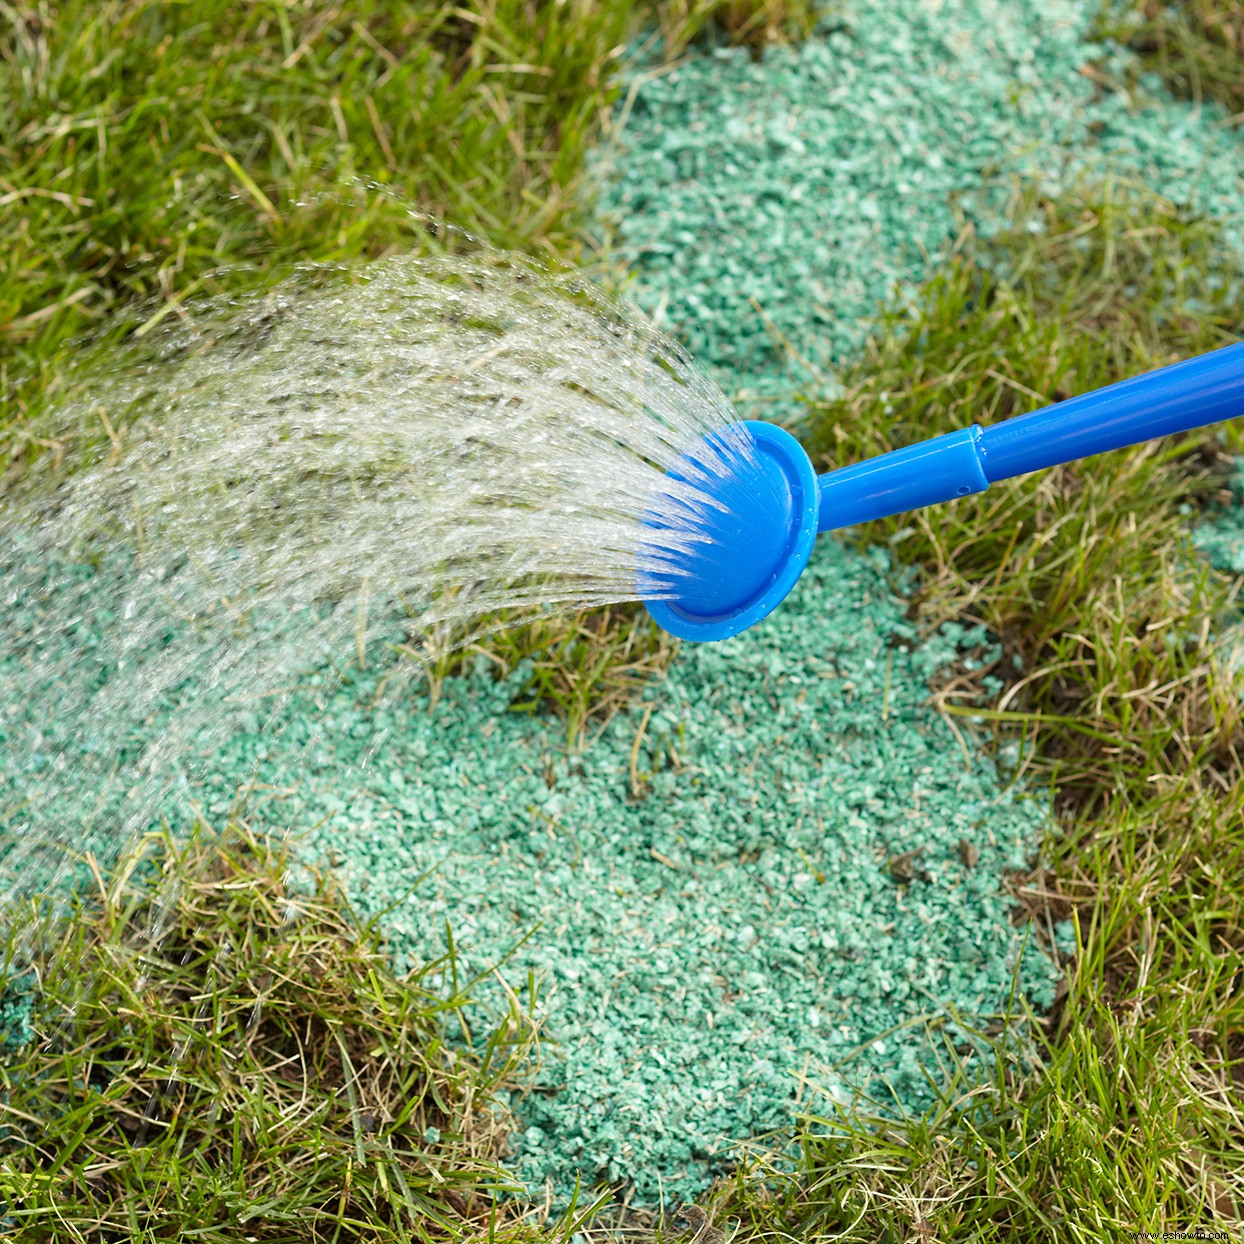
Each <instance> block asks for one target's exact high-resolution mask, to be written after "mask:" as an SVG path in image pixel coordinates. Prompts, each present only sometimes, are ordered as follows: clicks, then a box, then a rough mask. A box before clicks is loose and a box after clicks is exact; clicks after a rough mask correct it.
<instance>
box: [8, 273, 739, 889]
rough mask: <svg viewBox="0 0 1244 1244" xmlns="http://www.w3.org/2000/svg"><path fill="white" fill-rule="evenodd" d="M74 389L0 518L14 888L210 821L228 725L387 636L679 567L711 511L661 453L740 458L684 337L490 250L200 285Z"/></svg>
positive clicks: (422, 643) (41, 423) (477, 622)
mask: <svg viewBox="0 0 1244 1244" xmlns="http://www.w3.org/2000/svg"><path fill="white" fill-rule="evenodd" d="M60 394H61V396H60V397H59V398H58V399H57V400H56V401H54V402H53V403H52V404H51V406H50V408H49V409H48V410H47V411H46V412H45V414H44V415H43V416H42V417H41V418H40V419H39V420H38V421H36V423H35V424H34V425H33V426H31V427H29V428H27V429H24V431H23V435H24V436H25V437H26V438H27V439H28V441H29V443H30V444H32V445H34V444H38V445H39V446H40V452H39V453H38V455H37V457H35V459H34V461H33V463H32V465H31V466H30V467H29V469H27V470H26V471H25V472H24V473H23V475H22V476H21V477H20V478H19V479H18V480H17V481H16V482H15V483H13V484H12V485H11V487H10V488H9V491H8V495H7V496H6V497H5V498H4V502H3V509H2V510H0V747H2V749H3V756H4V762H3V766H2V767H0V893H7V894H9V895H12V894H14V893H30V892H34V891H35V890H39V891H42V890H45V889H46V888H47V887H48V886H50V885H51V886H56V885H60V886H61V887H62V888H64V886H63V882H64V874H65V872H66V870H72V869H73V868H74V867H75V866H80V861H81V859H82V857H83V856H84V854H85V853H87V852H90V853H92V854H94V855H95V856H97V857H99V858H100V859H101V860H103V861H104V863H105V865H106V863H107V861H108V860H109V859H110V858H112V857H114V856H115V854H116V852H117V850H118V849H119V848H120V847H122V846H123V845H124V844H125V843H126V842H127V841H129V840H131V839H132V837H133V836H134V835H135V834H138V833H141V832H144V831H145V830H148V829H149V828H151V827H152V826H153V825H155V824H157V823H158V822H159V821H160V819H161V818H166V819H167V820H168V821H169V823H170V824H174V825H175V824H178V823H187V822H190V821H193V820H194V819H195V818H196V817H198V818H201V819H205V817H206V814H205V813H204V811H203V808H202V806H201V781H202V779H203V777H204V775H205V774H207V773H208V772H210V769H211V766H212V763H213V757H214V755H215V754H216V752H217V751H218V749H219V748H220V746H221V743H222V741H223V740H224V739H225V738H227V737H228V735H229V733H230V732H231V731H233V730H236V729H238V728H246V729H250V730H254V729H255V728H256V726H257V725H258V726H260V727H262V726H263V724H264V722H265V721H266V720H267V719H268V718H270V717H273V716H274V715H275V714H276V713H277V712H278V710H279V708H280V705H281V703H282V700H283V697H285V696H287V695H289V694H290V693H291V692H292V691H293V690H294V689H295V688H299V687H302V688H303V689H305V687H306V686H307V685H308V683H309V682H310V683H311V684H316V683H319V682H321V681H322V680H324V679H331V678H333V677H341V676H342V672H343V671H344V670H345V669H346V668H347V667H348V666H349V665H350V664H351V663H352V662H366V661H367V659H368V653H369V651H371V650H373V649H374V646H375V645H377V644H391V645H392V644H398V645H402V646H403V648H404V650H406V651H408V652H409V653H410V654H412V656H415V657H416V659H415V660H412V661H410V662H408V663H407V666H408V668H409V670H411V671H414V670H417V669H418V660H417V656H418V654H419V653H420V652H425V651H427V650H428V645H429V644H432V645H433V646H435V643H437V642H440V643H445V642H448V643H453V642H460V641H461V640H462V639H464V638H465V637H466V636H468V635H471V634H473V633H478V632H479V630H480V629H481V628H486V627H487V626H489V625H492V624H495V622H496V618H497V614H498V611H502V610H507V611H514V610H520V611H521V610H522V609H530V608H536V607H548V606H564V607H568V608H579V607H583V606H588V605H595V604H603V603H606V602H615V601H623V600H627V599H632V598H634V597H635V595H636V583H637V580H639V581H641V582H642V581H644V579H645V577H646V576H647V577H648V579H649V581H651V578H650V576H651V575H652V574H656V573H660V574H663V575H664V576H665V581H666V582H670V581H672V580H671V578H670V576H675V577H676V575H677V564H676V561H675V563H674V564H671V563H670V561H669V560H668V555H669V554H671V553H673V554H676V553H677V552H678V550H679V549H682V548H686V547H688V546H689V545H690V544H691V543H693V542H694V541H695V540H696V539H697V538H698V537H697V515H698V514H701V513H702V512H703V509H704V507H705V506H707V505H710V504H712V503H711V502H710V501H709V499H708V498H707V496H706V495H704V494H702V493H701V492H700V491H699V490H698V489H697V488H696V486H695V483H694V478H693V479H692V481H691V482H689V483H679V484H673V483H671V482H670V481H669V480H668V479H666V478H665V477H664V472H665V471H666V469H667V468H668V467H670V466H671V465H672V464H674V463H675V462H676V461H677V460H678V458H679V456H680V455H681V454H682V453H683V452H684V451H685V450H687V449H688V448H689V447H690V446H692V445H693V444H696V443H697V442H700V441H702V439H703V438H704V437H705V436H706V435H707V434H710V433H717V434H718V436H719V438H720V437H724V438H725V439H724V441H721V443H722V444H728V445H732V449H731V452H737V453H740V454H743V455H744V456H746V455H747V454H748V452H749V451H748V449H747V444H748V442H747V440H746V438H745V437H743V436H741V435H737V436H736V434H735V433H734V432H733V431H732V428H733V427H734V426H735V423H736V421H735V416H734V414H733V412H732V410H731V408H730V406H729V404H728V403H727V402H726V400H725V399H724V397H723V396H722V394H721V393H720V391H719V390H718V389H717V388H716V386H715V385H714V384H712V383H711V382H709V381H707V380H706V379H704V378H703V377H702V376H701V375H700V374H699V373H697V372H696V370H695V369H694V368H693V367H692V365H691V363H690V360H689V359H688V358H687V356H686V354H685V353H684V352H683V351H682V349H681V348H680V347H679V346H678V345H677V344H676V343H674V342H673V341H672V340H670V339H669V338H667V337H665V336H663V335H661V334H660V333H658V332H655V331H653V330H652V329H651V328H650V327H649V326H648V325H647V324H646V322H644V321H642V320H641V319H639V318H637V316H636V315H635V314H633V313H631V312H628V311H626V310H624V309H622V308H620V307H618V306H616V305H614V304H613V303H611V302H610V301H609V300H607V299H605V298H603V297H602V296H601V295H600V294H599V293H598V292H596V291H594V290H593V289H592V288H591V287H590V286H588V285H586V284H585V283H584V282H583V281H582V280H579V279H576V278H572V277H560V276H554V275H550V274H547V273H544V272H541V271H539V270H537V269H536V268H534V267H533V266H532V265H530V264H529V263H527V262H526V261H523V260H520V259H517V258H515V257H512V256H504V255H498V254H494V253H477V254H475V255H473V256H470V257H462V256H458V257H428V256H423V257H405V258H394V259H387V260H381V261H375V262H372V263H370V264H362V265H355V266H353V267H351V268H336V267H308V268H304V269H300V270H298V271H296V272H294V273H293V274H291V276H290V277H289V278H288V279H287V280H286V281H285V282H284V283H283V284H281V285H279V286H278V287H277V288H275V289H273V290H270V291H267V292H264V293H261V294H253V295H246V296H238V295H233V296H228V295H223V296H219V297H215V298H212V299H207V300H204V301H201V302H199V303H197V304H189V305H183V306H182V307H180V308H178V309H177V311H176V313H175V314H168V315H166V316H165V317H164V319H163V321H162V322H161V323H160V324H159V325H158V326H157V327H156V328H155V329H154V330H153V331H149V332H146V333H144V334H142V335H137V334H134V335H131V337H130V339H129V340H128V342H127V343H126V344H125V345H124V346H122V347H121V348H120V349H119V351H118V352H117V353H116V355H115V356H114V357H113V358H112V359H111V360H110V361H109V363H108V365H107V367H106V368H103V369H100V368H99V366H98V365H97V364H96V365H95V366H94V367H93V368H92V369H90V370H86V371H84V372H83V374H82V375H81V376H74V377H69V378H67V379H66V381H65V383H64V384H63V385H62V386H61V387H60ZM646 515H647V516H655V517H656V518H657V519H658V521H659V522H660V523H661V524H662V525H663V526H664V528H665V530H664V531H663V533H662V540H661V549H657V548H654V547H653V546H651V545H648V544H646V543H645V540H644V533H645V531H648V530H649V529H648V528H645V526H644V523H643V520H644V518H645V516H646ZM650 594H658V592H657V591H656V590H654V591H652V592H651V593H650ZM334 671H336V672H335V673H334ZM401 681H402V680H401V679H396V680H394V682H393V684H392V686H391V688H390V691H391V693H392V694H400V686H398V684H399V683H400V682H401Z"/></svg>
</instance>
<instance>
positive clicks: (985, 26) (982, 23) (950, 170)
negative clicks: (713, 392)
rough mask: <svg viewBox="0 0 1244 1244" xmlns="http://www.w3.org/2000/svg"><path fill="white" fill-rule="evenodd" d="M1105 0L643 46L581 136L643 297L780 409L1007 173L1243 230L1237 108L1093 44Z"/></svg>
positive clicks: (807, 387)
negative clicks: (601, 126)
mask: <svg viewBox="0 0 1244 1244" xmlns="http://www.w3.org/2000/svg"><path fill="white" fill-rule="evenodd" d="M1098 12H1099V6H1098V5H1096V4H1092V3H1083V2H1080V3H1073V2H1071V0H1049V2H1048V3H1044V4H1032V3H1029V2H1028V0H937V2H936V3H935V2H932V0H844V3H842V4H840V5H835V6H833V15H832V17H831V18H830V19H828V20H827V21H826V22H824V23H823V24H822V27H821V30H820V32H819V34H818V36H817V37H814V38H812V39H809V40H808V41H807V42H805V43H802V44H800V45H797V46H793V47H784V46H782V47H771V48H769V49H767V50H766V51H765V52H764V54H763V56H762V57H761V58H760V59H759V60H753V59H752V57H751V56H750V54H749V53H748V52H747V50H745V49H741V48H719V49H716V50H714V51H711V52H709V53H704V54H701V55H698V56H694V57H692V58H691V59H689V60H688V61H686V62H685V63H683V64H681V65H679V67H677V68H676V69H674V70H673V71H672V72H668V73H664V74H658V75H656V76H653V75H652V74H651V73H650V72H648V71H647V69H646V67H645V66H642V65H641V66H638V67H637V68H636V70H635V77H634V81H633V91H634V94H633V98H632V99H631V100H630V102H629V105H628V106H627V107H626V108H624V109H623V110H622V112H624V113H625V121H624V122H623V123H622V124H621V125H620V127H619V130H618V132H617V135H616V137H615V139H614V141H613V142H612V143H611V144H610V145H609V146H608V147H606V148H605V149H603V150H602V151H601V152H600V153H599V154H598V157H597V175H598V182H599V195H598V199H599V211H600V214H601V218H602V221H605V222H609V223H611V224H612V229H613V232H614V234H615V236H616V239H617V246H618V249H619V251H620V253H621V254H622V255H623V256H624V257H625V258H626V259H627V260H628V261H629V262H630V263H631V265H632V269H633V271H634V272H635V274H636V278H637V279H636V286H635V296H636V297H637V299H638V301H639V302H640V303H641V304H642V305H643V306H644V307H645V308H646V309H647V310H649V311H650V312H651V313H652V314H654V315H655V316H656V317H657V318H658V319H660V320H663V321H664V322H665V323H666V324H667V325H672V327H673V328H675V329H676V330H677V331H678V332H679V333H680V334H681V335H682V336H683V337H684V338H685V339H686V341H687V342H688V343H689V345H690V347H691V349H692V352H693V353H694V354H695V356H696V357H697V359H698V360H699V361H700V362H701V363H702V364H707V365H711V367H712V369H713V372H714V375H715V378H716V379H717V380H718V382H719V383H720V384H722V386H723V387H724V389H725V390H726V392H727V393H728V394H730V395H732V396H734V397H735V399H736V400H737V401H739V403H740V404H741V405H742V406H743V408H744V409H747V410H748V411H749V412H752V413H760V414H765V413H768V414H769V415H771V416H774V417H793V416H794V415H795V414H796V413H797V410H798V407H797V406H795V404H794V403H793V402H792V401H791V400H790V399H791V397H792V394H795V393H803V394H805V395H810V396H822V395H825V394H827V393H828V394H832V393H833V391H834V384H835V381H834V372H835V369H836V368H837V367H839V366H840V365H841V364H842V363H844V362H845V361H847V360H848V359H850V358H852V357H854V356H855V355H856V353H857V352H858V350H859V349H860V348H861V346H862V345H863V343H864V340H865V337H866V335H867V332H868V328H869V323H870V322H871V320H872V319H873V318H874V317H875V315H876V313H877V311H878V310H879V308H881V307H882V306H883V305H885V304H889V303H890V302H891V301H892V300H893V298H894V297H895V296H896V295H897V296H899V297H903V296H907V295H910V294H911V293H912V292H913V291H914V290H915V289H916V288H917V287H918V286H919V285H921V284H922V283H923V282H924V281H926V280H927V279H928V278H929V277H930V276H931V275H932V274H933V273H934V272H935V271H936V269H937V266H938V263H939V261H940V260H941V259H942V258H943V257H944V256H945V255H946V253H947V251H948V249H949V248H950V246H951V244H952V242H953V240H954V238H955V237H956V235H957V234H958V232H959V230H960V228H961V227H962V223H963V220H964V219H966V220H967V221H969V222H971V223H972V224H973V225H974V226H975V228H976V230H977V233H978V234H979V235H981V236H989V234H990V233H991V232H993V231H995V230H997V229H998V228H999V227H1000V226H1002V225H1003V224H1006V223H1009V222H1007V221H1006V206H1007V203H1008V200H1009V197H1010V194H1011V191H1012V188H1013V185H1014V181H1015V178H1016V177H1017V176H1021V177H1025V178H1034V179H1036V180H1037V181H1038V182H1039V183H1040V184H1041V185H1043V186H1044V187H1045V188H1046V189H1047V190H1048V191H1049V192H1051V193H1055V194H1056V193H1058V191H1059V189H1060V187H1061V186H1063V185H1065V184H1067V183H1070V182H1072V181H1074V180H1076V179H1079V178H1083V177H1089V178H1097V179H1102V178H1110V179H1114V180H1116V181H1118V180H1128V179H1131V180H1133V181H1136V182H1138V183H1140V184H1142V185H1144V186H1146V187H1147V188H1149V189H1151V190H1154V191H1157V192H1158V193H1161V194H1162V195H1164V196H1165V197H1167V198H1168V199H1170V200H1172V201H1174V202H1175V203H1176V204H1178V205H1180V206H1184V207H1188V208H1190V209H1192V210H1194V211H1198V212H1204V213H1207V214H1209V215H1212V216H1215V217H1218V218H1221V219H1222V220H1223V221H1224V222H1226V223H1227V225H1228V227H1229V228H1230V227H1235V228H1237V229H1238V228H1239V227H1240V226H1241V225H1242V224H1244V144H1241V142H1240V137H1239V131H1238V128H1234V129H1233V128H1231V127H1229V126H1224V125H1222V124H1220V122H1221V121H1222V120H1223V119H1224V118H1223V115H1222V114H1221V113H1220V111H1218V110H1217V109H1216V108H1215V107H1214V106H1212V105H1209V104H1205V105H1201V104H1197V105H1194V104H1191V103H1187V102H1181V101H1175V100H1172V99H1171V98H1170V96H1169V95H1168V94H1167V93H1166V92H1165V91H1164V89H1163V88H1162V85H1161V83H1160V81H1159V80H1158V79H1157V78H1156V77H1153V76H1151V75H1141V76H1140V77H1139V78H1137V74H1136V61H1135V58H1134V57H1133V56H1132V55H1131V54H1130V53H1128V52H1126V51H1124V50H1123V49H1121V48H1119V47H1117V46H1113V45H1102V44H1096V43H1093V42H1092V41H1091V40H1090V34H1091V30H1092V26H1093V23H1094V20H1095V18H1096V16H1097V14H1098ZM1090 63H1094V64H1095V65H1096V66H1097V68H1096V69H1095V70H1094V71H1093V72H1091V73H1089V72H1086V71H1085V69H1086V66H1087V65H1089V64H1090ZM1129 79H1136V80H1137V82H1138V88H1137V90H1136V91H1135V92H1131V91H1129V90H1128V89H1125V87H1124V86H1123V85H1122V84H1125V83H1127V82H1128V81H1129ZM1109 83H1117V84H1119V85H1117V86H1111V85H1108V84H1109ZM620 115H621V113H620ZM960 213H961V214H960ZM1034 227H1039V224H1038V222H1034Z"/></svg>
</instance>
